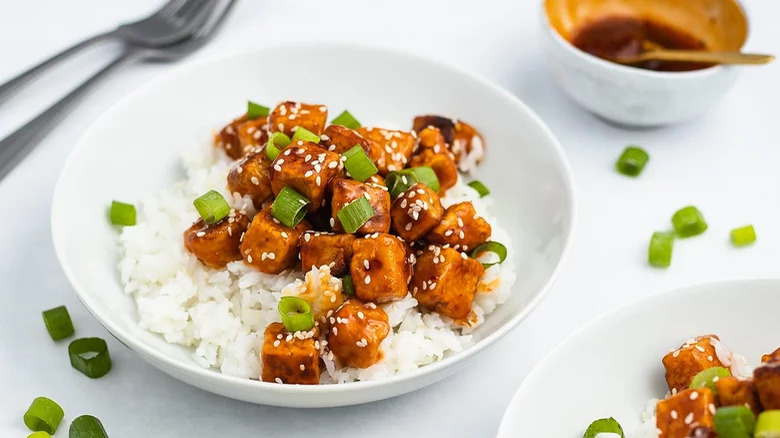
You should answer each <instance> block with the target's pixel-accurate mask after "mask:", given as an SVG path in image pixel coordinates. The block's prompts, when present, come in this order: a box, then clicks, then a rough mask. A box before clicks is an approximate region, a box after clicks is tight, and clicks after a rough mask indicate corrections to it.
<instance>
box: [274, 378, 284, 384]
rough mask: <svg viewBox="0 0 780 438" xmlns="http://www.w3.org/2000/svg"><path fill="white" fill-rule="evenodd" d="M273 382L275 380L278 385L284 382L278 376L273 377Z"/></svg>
mask: <svg viewBox="0 0 780 438" xmlns="http://www.w3.org/2000/svg"><path fill="white" fill-rule="evenodd" d="M274 382H276V383H278V384H280V385H281V384H283V383H284V382H282V379H280V378H278V377H276V378H274Z"/></svg>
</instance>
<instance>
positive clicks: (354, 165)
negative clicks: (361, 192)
mask: <svg viewBox="0 0 780 438" xmlns="http://www.w3.org/2000/svg"><path fill="white" fill-rule="evenodd" d="M341 156H342V157H344V158H345V160H344V167H346V168H347V172H349V176H351V177H352V178H353V179H355V180H357V181H360V182H363V181H365V180H367V179H369V178H371V177H372V176H374V175H376V174H377V172H379V170H378V169H377V168H376V166H375V165H374V162H373V161H371V158H368V155H366V151H364V150H363V148H362V147H361V146H360V145H355V146H354V147H353V148H352V149H350V150H348V151H346V152H344V153H343V154H341Z"/></svg>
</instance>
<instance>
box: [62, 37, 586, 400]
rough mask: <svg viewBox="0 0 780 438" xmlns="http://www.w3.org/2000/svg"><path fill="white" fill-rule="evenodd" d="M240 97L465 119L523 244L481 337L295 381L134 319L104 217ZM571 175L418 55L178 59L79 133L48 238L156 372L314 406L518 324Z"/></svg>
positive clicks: (534, 291) (489, 102)
mask: <svg viewBox="0 0 780 438" xmlns="http://www.w3.org/2000/svg"><path fill="white" fill-rule="evenodd" d="M247 99H253V100H256V101H259V102H278V101H282V100H286V99H293V100H302V101H310V102H317V103H324V104H327V105H329V106H330V108H331V109H332V111H338V110H340V109H341V108H349V110H350V111H352V112H353V113H354V114H358V115H359V117H360V120H362V121H363V122H365V123H373V122H379V121H380V120H381V121H389V122H394V123H397V124H399V125H400V126H411V121H412V118H413V117H414V116H415V115H417V114H423V113H435V114H446V115H451V116H453V117H459V118H462V119H464V120H467V121H469V123H472V124H473V125H474V126H476V127H478V129H480V130H481V132H482V133H483V134H484V137H485V141H486V144H487V159H486V160H485V162H484V163H483V165H482V167H481V170H480V172H479V175H478V176H479V178H480V179H481V180H483V181H484V182H485V183H486V184H487V186H488V187H490V188H491V189H492V191H493V194H494V196H495V197H496V198H497V199H496V200H497V205H498V206H499V207H498V208H497V211H496V214H497V215H498V217H499V218H500V220H501V221H502V224H503V226H504V227H505V228H507V229H510V230H511V232H512V237H513V243H514V246H515V248H517V249H518V254H517V256H516V258H515V261H516V265H517V266H516V271H517V273H518V281H517V283H516V284H515V287H514V290H513V293H512V296H511V298H510V299H509V300H508V301H507V302H506V303H505V304H503V305H502V306H501V307H499V308H498V309H497V310H496V311H495V312H494V313H492V314H491V315H490V316H489V318H487V320H486V322H485V324H484V325H483V326H481V327H480V328H479V329H478V330H477V331H476V332H475V333H474V335H475V337H476V339H477V340H478V342H477V343H476V345H474V346H473V347H471V348H469V349H467V350H466V351H463V352H461V353H459V354H455V355H453V356H452V357H447V358H445V359H444V360H442V361H440V362H437V363H435V364H432V365H429V366H426V367H423V368H421V369H419V370H417V371H414V372H409V373H407V374H403V375H399V376H396V377H393V378H388V379H385V380H379V381H369V382H358V383H350V384H344V385H324V386H293V385H277V384H269V383H263V382H258V381H253V380H249V379H239V378H234V377H229V376H226V375H222V374H220V373H218V372H216V371H213V370H207V369H203V368H201V367H199V366H198V365H197V364H196V363H195V362H194V361H193V360H192V358H191V354H190V353H191V352H190V350H188V349H185V348H183V347H180V346H175V345H171V344H168V343H166V342H164V341H163V340H162V338H160V337H159V336H156V335H153V334H151V333H148V332H146V331H144V330H141V329H140V328H138V326H137V324H136V321H137V316H136V307H135V304H134V302H133V300H132V299H131V298H130V297H129V296H127V295H126V294H124V293H123V291H122V286H121V284H120V282H119V278H118V274H117V270H116V264H117V250H116V238H117V231H116V230H115V229H114V228H113V227H112V226H111V225H110V224H109V223H108V221H107V219H106V214H105V213H106V207H107V205H109V203H110V201H111V200H112V199H119V200H129V201H132V200H137V199H142V198H144V197H146V196H148V195H150V194H153V193H155V192H156V191H158V190H159V189H161V188H163V187H166V186H167V185H169V184H171V183H172V182H174V181H175V180H177V179H180V178H182V171H181V170H180V167H179V165H178V163H179V156H180V154H181V153H182V152H183V151H185V150H187V148H193V147H199V145H201V144H203V142H207V141H209V139H210V138H211V137H210V136H211V132H212V130H214V129H215V128H219V127H220V126H221V125H223V124H224V123H225V122H226V121H228V120H230V119H231V118H232V117H234V116H235V115H236V114H238V113H240V112H241V111H243V110H244V108H245V102H246V100H247ZM573 196H574V193H573V188H572V176H571V171H570V169H569V167H568V164H567V162H566V159H565V158H564V155H563V151H562V149H561V147H560V145H559V144H558V141H557V140H556V139H555V137H554V136H553V134H552V133H551V132H550V130H549V129H548V128H547V127H546V126H545V125H544V123H543V122H542V121H541V120H540V119H539V118H538V117H537V116H536V115H535V114H534V113H533V112H532V111H531V110H530V109H528V107H526V106H525V105H524V104H523V103H522V102H520V101H519V100H518V99H517V98H515V97H514V96H513V95H511V94H509V93H508V92H506V91H504V90H503V89H501V88H498V87H497V86H495V85H492V84H491V83H489V82H486V81H485V80H483V79H480V78H477V77H474V76H472V75H470V74H466V73H463V72H460V71H458V70H455V69H453V68H451V67H447V66H444V65H441V64H438V63H434V62H431V61H428V60H425V59H423V58H419V57H416V56H411V55H407V54H402V53H396V52H391V51H387V50H383V49H376V48H364V47H355V46H352V45H338V44H311V45H305V44H303V45H288V46H280V47H272V48H267V49H263V50H257V51H255V52H252V53H246V54H241V55H236V56H230V57H227V58H224V59H219V60H215V61H210V62H205V63H200V64H188V65H185V66H182V67H181V68H179V69H178V70H177V71H175V72H173V73H171V74H169V75H167V76H166V77H165V78H163V79H161V80H159V81H156V82H154V83H152V84H149V85H148V86H145V87H143V88H142V89H140V90H138V91H136V92H135V93H132V94H131V95H130V96H128V97H127V98H125V99H123V100H122V101H121V102H119V103H118V104H117V105H115V106H114V107H113V108H112V109H111V110H109V111H108V112H107V113H106V114H104V115H103V116H102V117H101V118H100V119H99V120H98V121H97V122H95V124H94V125H93V126H92V127H91V128H90V129H89V130H88V131H87V132H86V133H85V135H84V137H83V138H82V139H81V141H80V142H79V144H78V145H77V146H76V148H75V149H74V151H73V153H72V154H71V156H70V158H69V159H68V162H67V164H66V165H65V168H64V169H63V171H62V176H61V177H60V180H59V182H58V185H57V188H56V193H55V196H54V201H53V206H52V231H53V237H54V246H55V248H56V251H57V255H58V257H59V260H60V262H61V264H62V268H63V270H64V271H65V274H66V275H67V277H68V279H69V280H70V282H71V284H72V285H73V287H74V289H75V290H76V292H77V294H78V297H79V299H80V300H81V301H82V302H83V303H84V305H85V306H86V307H87V309H88V310H89V311H90V312H91V313H92V314H93V315H94V316H95V318H97V319H98V320H99V321H100V322H101V323H102V324H103V325H104V326H105V327H106V328H107V329H108V330H109V331H110V332H111V333H112V334H113V335H114V336H116V338H118V339H119V340H120V341H121V342H123V343H124V344H125V345H127V346H128V347H130V348H132V349H134V350H136V351H137V352H138V353H139V354H141V356H143V358H144V359H146V360H147V361H149V362H150V363H152V364H153V365H154V366H156V367H158V368H159V369H161V370H162V371H164V372H166V373H168V374H170V375H171V376H174V377H176V378H178V379H180V380H182V381H184V382H187V383H189V384H191V385H194V386H197V387H200V388H203V389H205V390H207V391H211V392H215V393H218V394H222V395H225V396H227V397H232V398H236V399H240V400H246V401H251V402H256V403H262V404H270V405H279V406H298V407H317V406H339V405H349V404H356V403H364V402H368V401H373V400H379V399H383V398H387V397H392V396H396V395H399V394H403V393H406V392H409V391H413V390H415V389H418V388H421V387H423V386H426V385H429V384H431V383H433V382H435V381H437V380H439V379H442V378H443V377H445V376H447V375H450V374H452V373H453V372H455V370H456V369H458V367H459V366H461V365H462V364H463V363H464V362H465V359H467V358H469V357H471V356H473V355H474V354H476V353H478V352H479V351H481V350H483V349H484V348H485V347H487V346H488V345H490V344H492V343H493V342H495V341H496V340H497V339H499V338H500V337H501V336H503V335H505V334H506V333H507V332H508V331H509V330H510V329H511V328H512V327H514V326H516V325H517V324H518V323H519V322H520V321H521V320H522V319H523V318H525V317H526V316H527V315H528V314H529V312H531V310H532V309H533V308H534V307H535V306H536V305H537V304H538V303H539V302H540V301H541V299H542V297H543V296H544V295H545V292H546V291H547V288H548V286H549V285H550V282H551V281H552V279H553V277H554V276H555V275H556V272H557V269H558V266H559V265H560V263H561V261H562V259H563V257H564V253H565V252H566V248H567V246H568V244H569V237H570V234H571V230H572V222H573V219H574V206H573V202H574V199H573Z"/></svg>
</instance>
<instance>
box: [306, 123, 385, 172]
mask: <svg viewBox="0 0 780 438" xmlns="http://www.w3.org/2000/svg"><path fill="white" fill-rule="evenodd" d="M321 144H322V147H324V148H325V149H327V150H329V151H331V152H335V153H337V154H343V153H344V152H346V151H348V150H350V149H352V148H353V147H355V146H360V147H362V148H363V151H364V152H365V153H366V155H368V158H370V159H371V161H373V162H374V163H375V164H376V162H377V161H379V159H380V158H381V157H382V148H381V147H380V146H379V145H378V144H376V143H374V142H373V141H370V140H369V139H367V138H365V137H363V136H362V135H360V133H359V132H357V131H355V130H354V129H349V128H347V127H345V126H341V125H328V127H327V128H325V133H324V134H323V135H322V143H321Z"/></svg>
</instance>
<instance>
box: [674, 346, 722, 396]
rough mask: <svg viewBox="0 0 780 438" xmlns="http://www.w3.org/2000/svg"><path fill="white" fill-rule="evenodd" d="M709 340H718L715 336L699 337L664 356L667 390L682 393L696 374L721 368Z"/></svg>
mask: <svg viewBox="0 0 780 438" xmlns="http://www.w3.org/2000/svg"><path fill="white" fill-rule="evenodd" d="M711 338H714V339H718V337H717V336H715V335H704V336H699V337H698V338H694V339H690V340H689V341H688V342H686V343H685V344H683V345H682V346H681V347H680V348H679V349H677V350H675V351H672V352H670V353H668V354H667V355H666V356H664V358H663V364H664V368H666V383H667V384H668V385H669V390H672V391H675V390H676V391H682V390H683V389H686V388H688V387H689V386H691V381H692V380H693V378H694V377H695V376H696V374H699V373H700V372H701V371H704V370H706V369H707V368H712V367H722V366H723V364H722V363H721V362H720V360H719V359H718V355H717V354H715V347H714V346H713V345H712V342H710V339H711Z"/></svg>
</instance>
